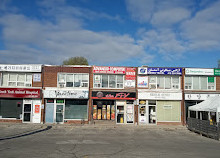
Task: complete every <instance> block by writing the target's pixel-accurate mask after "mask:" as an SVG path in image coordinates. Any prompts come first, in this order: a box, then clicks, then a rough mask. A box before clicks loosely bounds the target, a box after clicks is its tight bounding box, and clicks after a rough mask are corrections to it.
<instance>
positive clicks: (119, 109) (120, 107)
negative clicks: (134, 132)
mask: <svg viewBox="0 0 220 158" xmlns="http://www.w3.org/2000/svg"><path fill="white" fill-rule="evenodd" d="M116 112H117V123H124V105H117V106H116Z"/></svg>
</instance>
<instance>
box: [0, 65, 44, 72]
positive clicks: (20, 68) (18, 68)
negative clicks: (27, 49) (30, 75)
mask: <svg viewBox="0 0 220 158" xmlns="http://www.w3.org/2000/svg"><path fill="white" fill-rule="evenodd" d="M0 71H10V72H41V65H38V64H37V65H3V64H1V65H0Z"/></svg>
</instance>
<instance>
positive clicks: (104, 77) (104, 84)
mask: <svg viewBox="0 0 220 158" xmlns="http://www.w3.org/2000/svg"><path fill="white" fill-rule="evenodd" d="M102 87H103V88H108V75H102Z"/></svg>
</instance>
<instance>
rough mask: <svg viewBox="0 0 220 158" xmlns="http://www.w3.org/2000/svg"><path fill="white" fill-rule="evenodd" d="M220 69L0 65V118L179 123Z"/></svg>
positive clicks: (212, 92) (218, 82)
mask: <svg viewBox="0 0 220 158" xmlns="http://www.w3.org/2000/svg"><path fill="white" fill-rule="evenodd" d="M216 95H218V96H219V95H220V69H202V68H178V67H176V68H173V67H112V66H77V65H76V66H60V65H59V66H56V65H36V64H35V65H34V64H31V65H3V64H1V65H0V122H20V123H49V124H50V123H52V124H54V123H81V124H82V123H99V122H102V123H109V122H110V123H113V124H127V125H128V124H138V125H161V124H172V125H180V124H183V125H184V124H185V123H186V122H187V117H188V107H189V106H191V105H195V104H197V103H199V102H201V101H203V100H205V99H207V98H208V97H210V96H216Z"/></svg>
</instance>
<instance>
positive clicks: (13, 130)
mask: <svg viewBox="0 0 220 158" xmlns="http://www.w3.org/2000/svg"><path fill="white" fill-rule="evenodd" d="M48 127H52V129H64V128H84V129H86V128H88V129H92V128H100V129H108V128H109V129H114V128H117V129H146V130H150V129H155V130H167V131H169V130H170V131H173V130H187V128H186V126H172V125H134V124H132V125H118V124H110V125H109V124H31V123H27V124H24V123H22V124H20V123H0V139H3V138H4V139H5V138H10V137H16V136H20V135H24V134H30V133H33V132H35V133H36V132H38V131H42V130H45V129H47V128H48Z"/></svg>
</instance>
